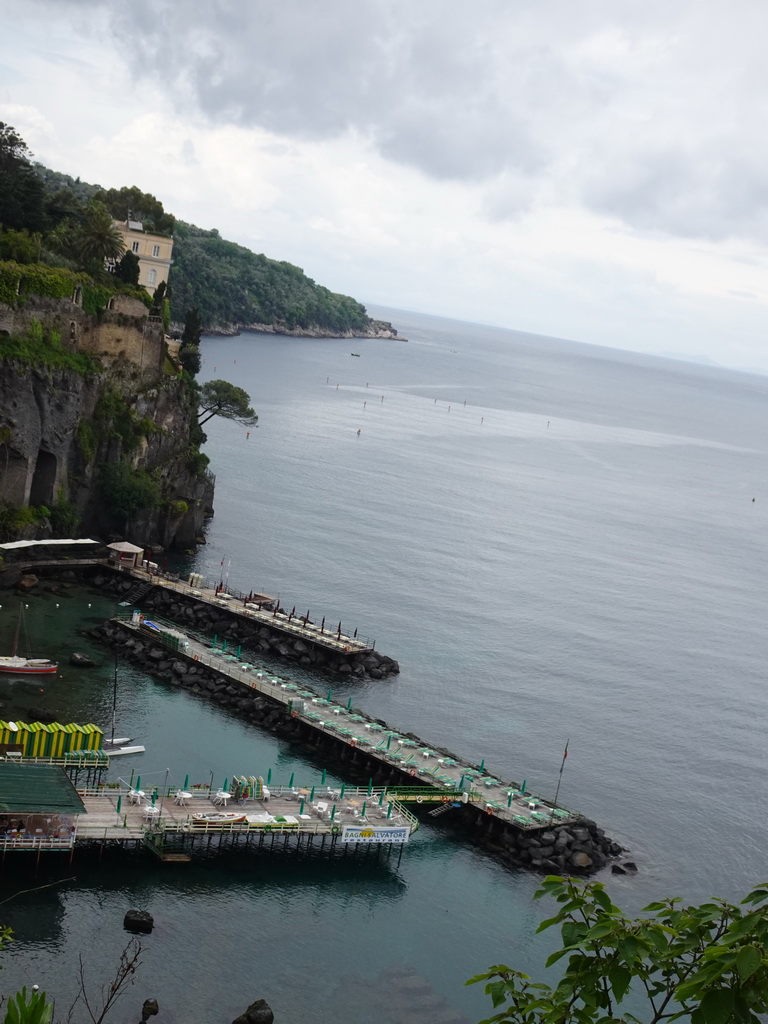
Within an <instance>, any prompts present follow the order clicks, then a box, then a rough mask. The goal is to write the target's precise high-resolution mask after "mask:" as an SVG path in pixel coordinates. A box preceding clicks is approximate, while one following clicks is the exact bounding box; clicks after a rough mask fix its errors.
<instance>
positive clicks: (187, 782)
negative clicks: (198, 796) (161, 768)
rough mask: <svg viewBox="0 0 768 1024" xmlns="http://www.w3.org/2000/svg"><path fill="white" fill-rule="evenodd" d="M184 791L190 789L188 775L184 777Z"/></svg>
mask: <svg viewBox="0 0 768 1024" xmlns="http://www.w3.org/2000/svg"><path fill="white" fill-rule="evenodd" d="M184 789H185V790H186V789H189V776H188V775H185V776H184Z"/></svg>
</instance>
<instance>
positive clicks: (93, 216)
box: [76, 200, 125, 267]
mask: <svg viewBox="0 0 768 1024" xmlns="http://www.w3.org/2000/svg"><path fill="white" fill-rule="evenodd" d="M76 246H77V256H78V259H79V260H80V262H81V263H82V265H83V266H84V267H87V266H91V265H93V264H94V263H101V264H103V263H104V260H117V259H119V258H120V257H121V256H122V255H123V253H124V252H125V243H124V242H123V236H122V235H121V233H120V229H119V228H118V227H117V225H116V224H115V222H114V221H113V220H112V215H111V213H110V212H109V210H108V209H107V208H106V206H105V205H104V203H100V202H98V201H97V200H92V201H91V202H90V203H88V205H87V206H86V208H85V211H84V214H83V219H82V221H81V222H80V227H79V230H78V232H77V241H76Z"/></svg>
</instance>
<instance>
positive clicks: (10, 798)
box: [0, 761, 85, 814]
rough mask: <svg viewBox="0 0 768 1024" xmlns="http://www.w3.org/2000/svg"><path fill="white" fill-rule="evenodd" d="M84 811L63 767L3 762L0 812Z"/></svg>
mask: <svg viewBox="0 0 768 1024" xmlns="http://www.w3.org/2000/svg"><path fill="white" fill-rule="evenodd" d="M3 811H6V812H8V811H10V812H20V813H23V814H42V813H45V814H83V813H84V812H85V807H84V805H83V801H82V800H81V799H80V797H79V796H78V793H77V790H76V789H75V787H74V786H73V785H72V782H71V781H70V778H69V776H68V775H67V773H66V772H65V771H64V769H63V768H59V767H58V766H56V765H48V764H14V763H13V762H11V761H5V762H0V812H3Z"/></svg>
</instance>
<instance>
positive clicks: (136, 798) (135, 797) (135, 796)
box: [128, 789, 145, 804]
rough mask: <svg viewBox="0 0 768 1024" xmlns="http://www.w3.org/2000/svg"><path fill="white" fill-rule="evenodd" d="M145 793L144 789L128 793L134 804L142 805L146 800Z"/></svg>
mask: <svg viewBox="0 0 768 1024" xmlns="http://www.w3.org/2000/svg"><path fill="white" fill-rule="evenodd" d="M144 796H145V793H144V790H143V789H132V790H130V791H129V793H128V799H129V800H130V801H131V803H132V804H140V803H141V801H142V800H143V799H144Z"/></svg>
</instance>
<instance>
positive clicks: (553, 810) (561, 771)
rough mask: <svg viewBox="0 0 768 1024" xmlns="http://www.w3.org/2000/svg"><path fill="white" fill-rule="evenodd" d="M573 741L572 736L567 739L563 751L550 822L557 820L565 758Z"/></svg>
mask: <svg viewBox="0 0 768 1024" xmlns="http://www.w3.org/2000/svg"><path fill="white" fill-rule="evenodd" d="M570 742H571V739H570V736H569V737H568V739H567V740H566V741H565V751H564V752H563V760H562V761H561V762H560V775H559V776H558V779H557V789H556V790H555V799H554V806H553V807H552V814H551V815H550V817H549V824H550V825H551V824H552V822H553V821H554V820H555V807H557V798H558V796H559V795H560V783H561V782H562V781H563V768H565V759H566V757H568V744H569V743H570Z"/></svg>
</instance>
